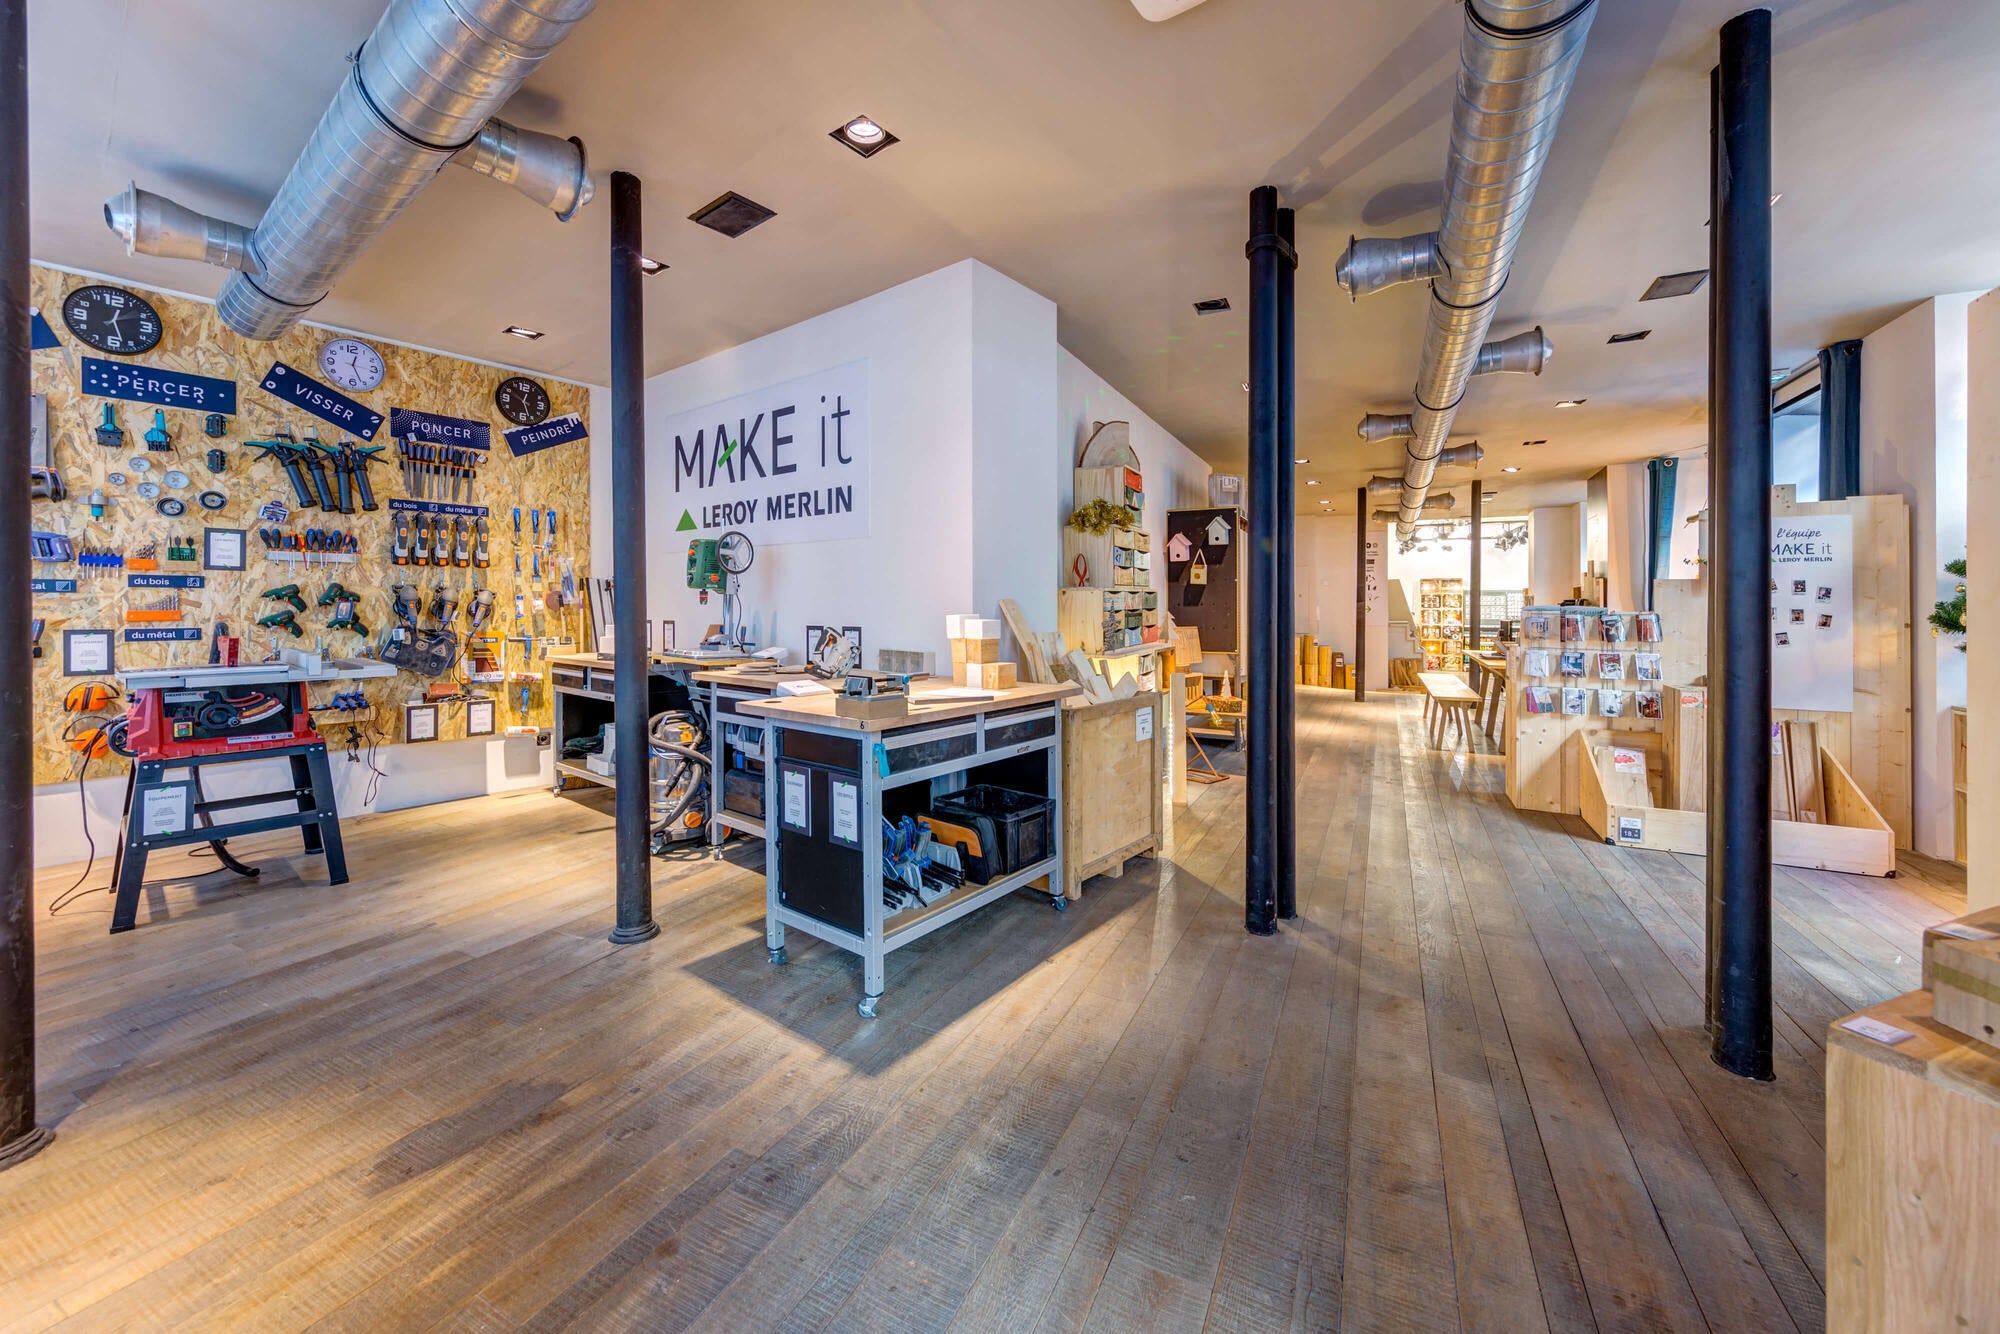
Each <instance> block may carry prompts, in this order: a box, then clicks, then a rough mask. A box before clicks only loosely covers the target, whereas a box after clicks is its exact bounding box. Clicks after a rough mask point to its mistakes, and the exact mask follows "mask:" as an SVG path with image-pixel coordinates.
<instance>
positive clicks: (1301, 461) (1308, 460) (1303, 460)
mask: <svg viewBox="0 0 2000 1334" xmlns="http://www.w3.org/2000/svg"><path fill="white" fill-rule="evenodd" d="M1292 462H1294V463H1311V462H1312V460H1311V459H1293V460H1292Z"/></svg>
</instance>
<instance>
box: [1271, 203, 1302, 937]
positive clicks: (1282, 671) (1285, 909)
mask: <svg viewBox="0 0 2000 1334" xmlns="http://www.w3.org/2000/svg"><path fill="white" fill-rule="evenodd" d="M1278 239H1279V240H1281V241H1283V242H1284V243H1285V244H1286V245H1287V246H1289V247H1291V253H1290V254H1289V255H1281V256H1280V258H1279V261H1278V487H1277V490H1278V531H1277V565H1278V589H1277V598H1276V600H1277V610H1278V618H1277V619H1278V623H1277V626H1276V628H1275V631H1274V638H1276V639H1277V641H1278V667H1277V679H1276V681H1275V682H1274V683H1273V684H1275V685H1276V686H1277V709H1278V715H1277V726H1276V729H1275V730H1276V733H1277V737H1276V740H1277V768H1278V781H1277V789H1278V820H1277V834H1278V886H1277V891H1278V892H1277V906H1278V916H1280V917H1284V918H1293V917H1297V916H1298V915H1299V908H1298V826H1297V821H1296V811H1295V809H1294V802H1295V801H1296V800H1297V797H1298V772H1297V764H1296V760H1297V752H1298V744H1297V742H1298V676H1299V671H1298V668H1299V642H1298V626H1297V624H1296V622H1297V620H1298V609H1297V607H1296V606H1295V605H1294V598H1293V589H1292V582H1293V579H1292V577H1293V574H1294V570H1293V564H1292V563H1293V561H1294V560H1295V559H1296V543H1295V540H1294V539H1295V536H1296V532H1297V528H1298V508H1299V501H1298V471H1297V469H1298V465H1297V463H1296V462H1295V460H1296V459H1297V458H1298V430H1297V404H1298V356H1297V348H1296V339H1295V337H1294V334H1295V331H1296V327H1297V325H1296V319H1295V316H1294V294H1293V287H1294V282H1293V279H1294V276H1295V275H1296V273H1297V272H1298V267H1299V263H1298V237H1297V232H1296V222H1295V219H1294V216H1293V213H1292V210H1290V209H1288V208H1281V209H1279V210H1278Z"/></svg>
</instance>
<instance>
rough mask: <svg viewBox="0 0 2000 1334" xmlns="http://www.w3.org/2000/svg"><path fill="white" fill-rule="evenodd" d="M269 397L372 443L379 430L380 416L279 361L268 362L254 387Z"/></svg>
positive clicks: (380, 424)
mask: <svg viewBox="0 0 2000 1334" xmlns="http://www.w3.org/2000/svg"><path fill="white" fill-rule="evenodd" d="M257 387H258V388H259V389H262V390H263V391H264V392H265V393H267V394H269V395H271V397H273V398H275V399H277V400H278V401H279V402H281V403H284V404H286V405H287V406H289V407H294V408H298V409H299V410H300V411H302V412H310V413H311V414H312V415H313V416H315V417H317V418H319V419H320V420H321V421H323V422H331V423H333V424H334V425H335V426H338V427H339V428H340V429H341V430H343V431H345V432H347V433H348V434H350V435H358V436H360V437H361V438H362V439H363V440H373V439H374V438H375V432H377V431H379V430H381V429H382V414H381V413H379V412H376V411H375V410H374V409H372V408H365V407H362V406H361V405H360V404H359V403H356V402H355V401H354V400H353V399H351V398H349V397H347V396H346V395H345V394H343V393H341V392H340V391H339V390H337V389H332V388H329V387H328V386H326V385H323V384H321V383H320V382H319V381H318V380H315V379H313V378H312V376H310V375H307V374H306V373H305V372H304V371H301V370H298V369H295V368H294V367H291V366H287V365H286V364H285V363H284V362H282V361H274V362H272V363H271V369H270V370H268V371H266V372H264V379H263V382H262V383H261V384H259V385H258V386H257Z"/></svg>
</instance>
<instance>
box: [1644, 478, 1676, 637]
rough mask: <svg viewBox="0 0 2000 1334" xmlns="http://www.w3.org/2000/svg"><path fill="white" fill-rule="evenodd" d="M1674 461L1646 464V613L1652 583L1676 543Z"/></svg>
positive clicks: (1651, 597)
mask: <svg viewBox="0 0 2000 1334" xmlns="http://www.w3.org/2000/svg"><path fill="white" fill-rule="evenodd" d="M1678 472H1679V469H1677V468H1676V467H1675V466H1674V460H1673V459H1648V460H1647V461H1646V610H1647V611H1651V610H1652V609H1653V581H1654V580H1655V579H1658V578H1660V577H1661V575H1662V574H1663V573H1664V572H1665V570H1666V568H1667V559H1668V553H1670V552H1671V551H1672V550H1673V542H1674V483H1675V481H1676V477H1677V474H1678Z"/></svg>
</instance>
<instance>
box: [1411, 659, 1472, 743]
mask: <svg viewBox="0 0 2000 1334" xmlns="http://www.w3.org/2000/svg"><path fill="white" fill-rule="evenodd" d="M1417 682H1418V684H1419V685H1421V686H1422V687H1423V690H1424V701H1425V702H1424V716H1425V718H1426V719H1427V720H1428V721H1429V723H1430V727H1431V744H1432V745H1434V746H1436V747H1437V748H1438V749H1440V750H1442V749H1444V729H1445V727H1446V725H1447V724H1449V725H1451V726H1452V727H1454V728H1456V729H1457V731H1458V736H1459V739H1460V740H1461V741H1463V742H1465V743H1466V745H1467V746H1470V745H1471V744H1472V723H1473V710H1474V709H1476V708H1477V707H1478V705H1479V702H1480V695H1479V692H1478V691H1476V690H1474V689H1473V688H1472V687H1471V686H1469V685H1467V684H1466V683H1465V682H1463V681H1461V680H1459V679H1458V677H1457V676H1456V675H1454V674H1453V673H1451V672H1419V673H1417Z"/></svg>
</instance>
